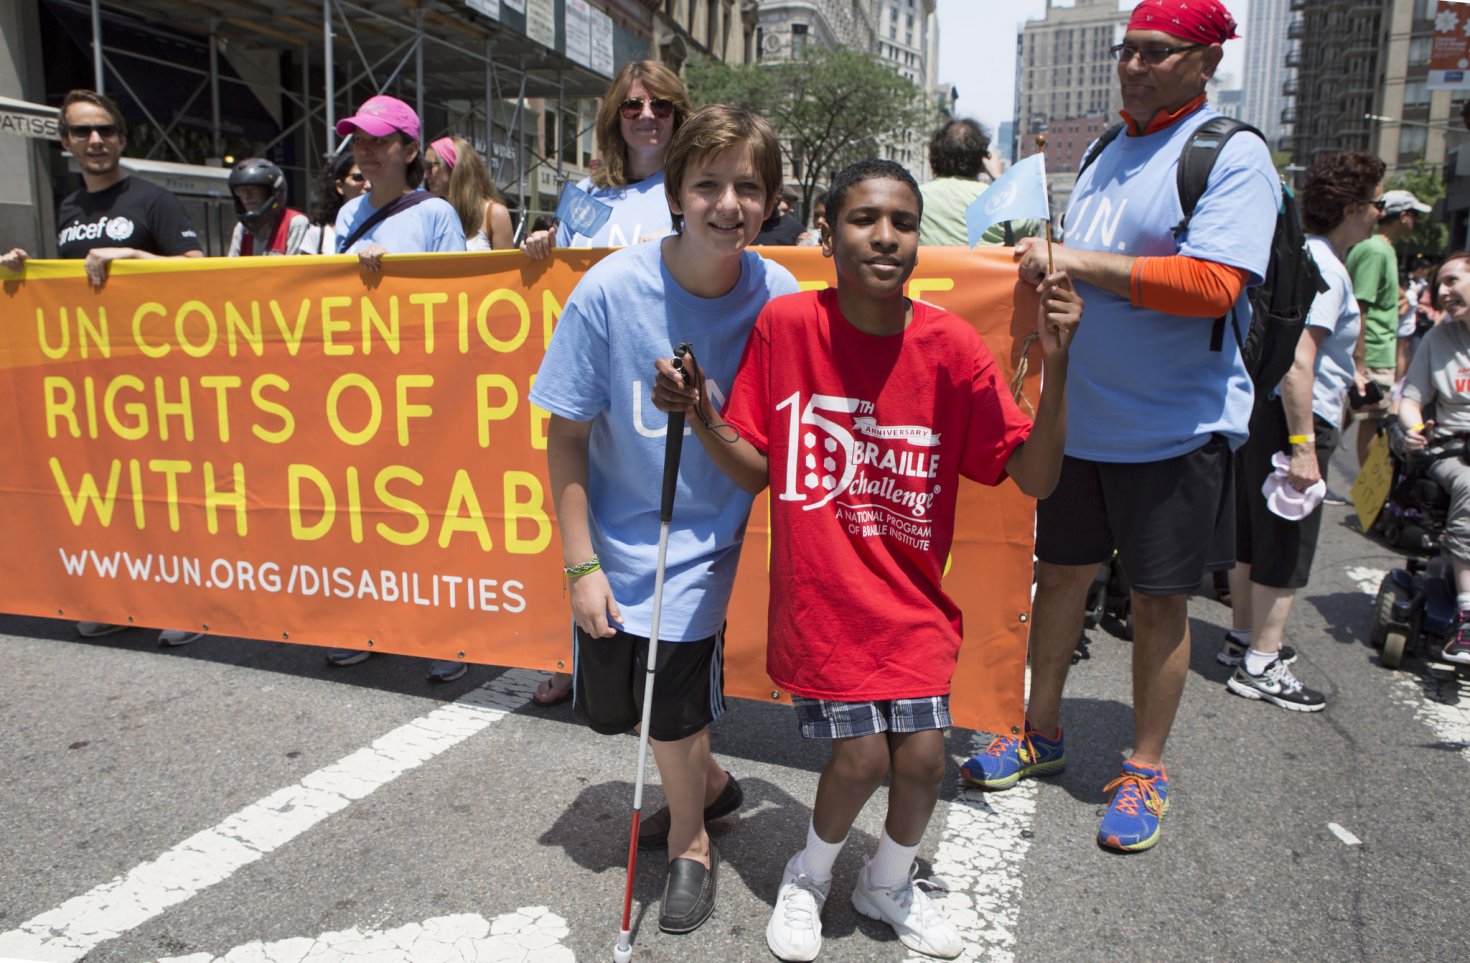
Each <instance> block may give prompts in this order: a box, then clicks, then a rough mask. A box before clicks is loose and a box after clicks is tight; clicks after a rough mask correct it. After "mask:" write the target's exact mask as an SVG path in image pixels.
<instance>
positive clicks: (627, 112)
mask: <svg viewBox="0 0 1470 963" xmlns="http://www.w3.org/2000/svg"><path fill="white" fill-rule="evenodd" d="M644 104H647V105H648V106H649V108H650V109H651V110H652V111H653V116H655V117H657V118H658V119H659V120H668V119H669V118H670V117H672V116H673V115H674V102H673V101H672V100H670V99H669V98H667V97H655V98H653V99H652V100H648V99H646V98H644V97H629V98H628V99H627V100H625V101H623V104H622V106H621V107H619V108H618V109H619V110H620V111H622V114H623V117H624V118H625V119H627V120H637V119H638V118H639V117H642V116H643V105H644Z"/></svg>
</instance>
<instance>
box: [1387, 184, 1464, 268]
mask: <svg viewBox="0 0 1470 963" xmlns="http://www.w3.org/2000/svg"><path fill="white" fill-rule="evenodd" d="M1384 186H1385V189H1387V190H1391V191H1396V190H1397V191H1412V192H1413V193H1414V196H1415V197H1417V198H1419V200H1421V201H1423V202H1424V203H1425V204H1428V205H1429V206H1431V207H1433V206H1434V204H1435V203H1436V202H1437V201H1438V200H1439V199H1440V198H1442V197H1444V195H1445V184H1444V172H1443V171H1442V170H1440V168H1438V167H1435V166H1433V165H1431V164H1430V163H1429V162H1428V161H1426V160H1424V159H1423V158H1420V159H1419V160H1417V161H1415V162H1414V166H1413V167H1410V168H1408V169H1407V170H1401V171H1399V172H1398V173H1397V174H1395V175H1394V176H1393V178H1392V179H1391V180H1390V181H1389V182H1388V184H1386V185H1384ZM1449 238H1450V231H1449V228H1448V227H1446V226H1445V225H1444V224H1442V223H1440V222H1439V221H1436V220H1432V219H1431V218H1430V216H1429V215H1428V214H1425V215H1421V216H1420V217H1419V221H1418V223H1417V224H1416V225H1415V226H1414V233H1413V234H1410V235H1409V236H1408V237H1406V238H1404V239H1403V240H1402V241H1401V242H1399V245H1398V254H1399V261H1400V263H1404V264H1413V263H1414V262H1415V261H1416V260H1417V259H1419V258H1421V257H1422V258H1427V259H1428V260H1430V261H1434V260H1437V259H1438V258H1439V257H1440V256H1441V255H1442V254H1444V253H1445V247H1446V245H1447V244H1448V242H1449Z"/></svg>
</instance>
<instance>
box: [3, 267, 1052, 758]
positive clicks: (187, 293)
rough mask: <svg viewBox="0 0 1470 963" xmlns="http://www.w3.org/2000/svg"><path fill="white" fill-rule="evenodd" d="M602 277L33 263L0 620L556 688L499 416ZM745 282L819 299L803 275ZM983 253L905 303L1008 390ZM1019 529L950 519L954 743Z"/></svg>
mask: <svg viewBox="0 0 1470 963" xmlns="http://www.w3.org/2000/svg"><path fill="white" fill-rule="evenodd" d="M601 253H605V252H599V253H590V252H558V253H557V254H556V255H555V256H554V257H553V258H550V259H548V260H547V261H544V262H540V263H533V262H529V261H527V260H526V259H524V258H523V257H522V256H521V255H520V254H518V253H509V252H507V253H494V254H463V255H405V256H399V257H390V258H385V259H384V270H383V272H382V274H381V276H372V277H370V276H368V275H367V274H366V273H365V272H363V271H361V269H360V268H359V267H358V265H357V260H356V259H355V258H350V257H347V258H341V257H332V258H310V259H308V258H241V259H234V260H224V259H205V260H194V261H166V262H156V261H155V262H144V261H116V262H113V264H112V265H111V268H112V277H111V278H110V279H109V280H108V282H107V284H106V285H105V287H104V288H102V289H101V290H100V291H98V290H93V289H91V288H90V287H89V286H88V285H87V283H86V279H85V276H84V275H83V273H82V266H81V264H80V262H64V261H32V262H30V263H29V264H27V266H26V268H25V274H24V275H23V276H22V277H20V278H16V277H15V276H9V277H7V278H6V279H5V280H4V283H3V296H0V298H3V304H4V308H5V315H4V316H5V319H6V323H5V324H4V330H3V334H0V385H3V390H4V392H5V393H6V396H8V397H9V399H10V405H9V408H10V412H11V414H10V416H9V417H8V418H6V419H5V420H4V426H3V429H0V445H3V450H4V452H5V456H6V457H5V465H4V468H3V475H0V478H3V483H0V493H3V498H0V525H3V526H4V530H5V531H6V532H8V533H10V543H11V546H12V547H11V550H10V551H9V552H7V553H6V554H5V557H4V559H3V561H0V609H3V610H5V611H10V612H17V613H24V614H29V615H49V616H57V617H63V618H70V619H86V620H96V621H106V622H118V623H123V624H133V625H139V626H149V627H158V628H180V629H182V628H197V629H200V630H202V631H206V632H209V633H212V634H219V635H234V636H245V637H251V638H259V639H271V640H280V641H286V642H299V643H306V644H311V645H331V646H341V647H348V648H369V649H371V650H372V651H375V652H392V653H400V654H407V655H420V656H431V657H435V658H445V659H465V660H467V661H471V662H480V663H488V664H495V665H514V666H523V667H527V668H552V667H565V665H566V663H567V662H569V661H570V658H569V657H570V646H569V635H570V618H569V612H568V608H567V602H566V595H565V584H564V580H563V578H562V573H561V553H560V550H559V546H558V544H557V541H556V532H555V518H554V512H553V508H552V500H551V496H550V493H549V489H548V486H547V483H546V457H545V447H546V418H547V415H546V413H545V412H544V411H541V410H540V409H537V408H534V407H533V406H531V404H530V403H529V402H528V401H527V400H526V396H527V393H528V391H529V389H530V386H531V382H532V379H533V378H534V376H535V373H536V370H537V367H538V365H539V363H540V360H541V356H542V353H543V351H544V350H545V348H546V344H547V342H548V340H549V339H550V337H551V332H552V329H553V327H554V326H555V324H556V320H557V317H558V315H559V314H560V311H561V306H562V305H563V304H564V303H565V302H566V299H567V296H568V294H569V293H570V292H571V290H572V288H573V286H574V285H575V284H576V282H577V279H578V277H580V275H581V273H582V272H583V271H585V270H586V269H587V267H589V266H590V265H591V264H592V263H594V262H595V261H596V260H597V259H598V257H600V256H601ZM766 253H767V254H768V256H770V257H772V258H773V259H775V260H778V261H780V262H781V263H782V264H784V265H786V266H787V267H788V268H790V269H791V270H792V271H793V272H794V273H795V274H796V276H797V278H798V279H800V280H801V281H802V282H803V283H804V284H805V285H806V286H808V287H822V286H825V285H827V284H829V283H831V282H832V281H833V276H832V273H831V265H830V262H829V261H826V260H824V259H823V258H822V257H821V256H820V253H819V252H818V251H817V250H816V249H809V248H808V249H802V248H778V249H768V250H767V252H766ZM1008 254H1009V252H1006V251H998V250H985V251H979V252H975V253H973V254H972V253H968V252H965V251H963V250H961V249H957V248H926V249H924V252H923V257H922V259H921V262H920V266H919V269H918V270H917V271H916V272H915V275H914V277H913V278H912V279H911V281H910V283H909V293H910V295H911V296H913V297H919V298H924V299H926V300H929V301H932V302H934V303H937V304H940V305H942V306H944V307H947V308H949V309H951V310H953V311H954V312H956V313H957V314H959V315H960V316H961V317H965V318H968V319H969V320H970V321H971V322H972V323H974V324H975V325H976V326H977V327H978V328H979V329H980V331H981V333H982V334H983V335H984V336H985V338H986V340H987V342H988V343H989V345H990V347H991V350H992V351H993V352H994V353H995V355H996V357H997V359H998V360H999V361H1000V363H1001V366H1002V367H1003V368H1004V369H1005V370H1006V373H1007V375H1009V374H1010V372H1011V371H1012V370H1013V369H1014V366H1015V364H1016V363H1017V361H1018V357H1017V356H1016V352H1017V350H1018V346H1019V344H1020V342H1021V338H1022V337H1024V335H1025V333H1026V332H1028V331H1029V330H1030V329H1031V327H1032V326H1033V324H1034V321H1033V319H1034V311H1035V296H1034V294H1032V293H1031V292H1029V291H1027V290H1025V289H1023V287H1022V286H1021V285H1018V284H1017V283H1016V274H1015V269H1014V267H1012V265H1011V263H1010V259H1009V256H1008ZM1032 355H1033V357H1032V359H1031V361H1032V364H1033V365H1034V366H1036V367H1039V360H1038V359H1039V350H1036V349H1033V351H1032ZM1035 392H1036V385H1035V383H1034V376H1033V379H1032V380H1031V381H1028V386H1027V394H1028V395H1030V396H1031V397H1033V398H1034V397H1035ZM1023 407H1024V406H1023ZM692 451H693V452H697V451H698V446H696V447H695V448H694V449H692ZM766 518H767V514H766V506H765V500H764V497H762V498H761V499H760V500H758V501H757V502H756V507H755V513H754V515H753V516H752V522H751V525H750V527H749V532H748V537H747V544H746V547H745V551H744V560H743V562H742V567H741V570H740V574H739V576H738V579H737V589H736V595H735V600H734V603H733V605H732V606H731V615H730V631H729V634H728V638H729V648H728V651H727V676H726V685H727V692H728V693H729V694H730V695H735V696H741V697H746V698H755V699H763V700H771V699H780V698H782V697H783V696H782V694H781V693H779V692H778V691H776V690H775V687H774V686H773V685H772V684H771V682H770V680H769V679H768V678H767V677H766V674H765V653H764V648H765V611H766V566H765V560H766V557H767V551H766V548H767V524H766ZM1032 518H1033V503H1032V502H1031V500H1029V499H1027V498H1026V497H1025V496H1023V495H1022V494H1021V493H1020V492H1019V491H1018V490H1017V489H1016V488H1015V486H1014V485H1013V484H1012V483H1010V482H1007V483H1005V484H1004V485H1003V486H1001V487H1000V488H998V489H993V490H991V489H984V488H982V487H980V486H978V485H973V484H966V485H965V486H964V489H963V491H962V492H961V495H960V500H959V508H958V519H959V522H958V524H959V530H958V532H957V533H956V538H955V544H954V552H953V558H952V562H951V566H950V570H949V573H948V575H947V579H946V587H947V589H948V591H949V592H950V593H951V595H953V596H954V598H955V599H956V600H957V601H958V602H960V604H961V605H962V606H963V608H964V614H965V636H966V642H965V646H964V651H963V655H962V657H961V660H960V667H959V673H958V676H957V678H956V680H955V687H954V691H955V695H954V699H953V704H954V714H955V719H956V721H957V722H958V723H959V724H961V725H965V726H970V727H973V728H980V729H985V730H989V731H996V730H1001V729H1004V730H1009V729H1010V728H1011V727H1012V726H1018V725H1020V721H1021V713H1022V706H1021V700H1022V686H1023V673H1024V662H1025V636H1026V624H1025V623H1026V621H1027V619H1028V613H1029V610H1030V595H1029V588H1030V582H1031V549H1032V532H1033V528H1032ZM675 524H677V518H676V519H675ZM656 534H657V533H654V532H650V533H649V537H650V538H653V537H655V536H656Z"/></svg>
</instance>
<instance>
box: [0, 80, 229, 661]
mask: <svg viewBox="0 0 1470 963" xmlns="http://www.w3.org/2000/svg"><path fill="white" fill-rule="evenodd" d="M127 143H128V132H127V127H126V126H125V124H124V122H123V116H122V112H121V111H120V110H118V108H117V104H115V103H113V102H112V100H110V99H109V98H107V97H104V96H103V95H101V94H99V93H95V92H93V91H90V90H73V91H72V92H71V93H69V94H67V95H66V99H65V100H63V101H62V102H61V145H62V146H63V147H64V148H66V149H67V150H69V151H71V153H72V156H73V157H75V158H76V159H77V165H78V166H80V167H81V169H82V183H83V188H82V189H81V190H79V191H76V192H74V193H72V194H69V195H68V196H67V198H66V199H65V200H63V201H62V202H61V207H60V208H59V209H58V210H57V212H56V222H57V233H56V248H57V253H58V255H59V256H61V257H63V258H85V259H86V262H87V264H86V268H87V280H88V281H90V282H91V283H92V284H93V285H94V286H95V287H101V286H102V284H103V282H104V281H106V280H107V264H108V262H109V261H115V260H118V259H119V258H143V259H151V258H163V257H203V256H204V251H203V250H202V249H201V248H200V246H199V236H198V235H197V234H195V233H194V227H193V225H191V224H190V223H189V217H188V215H186V214H185V213H184V209H183V207H182V206H181V205H180V204H179V201H178V198H176V197H174V196H173V195H172V194H170V193H169V192H168V191H166V190H164V189H163V188H161V187H157V186H155V185H153V184H150V183H148V182H147V181H145V180H143V179H142V178H140V177H133V176H131V175H130V174H129V173H128V172H127V171H126V170H123V168H122V167H121V166H119V164H118V161H119V160H120V159H121V158H122V152H123V148H124V147H126V146H127ZM28 257H29V255H28V254H27V253H26V252H25V251H24V250H22V249H21V248H13V249H11V250H10V251H9V252H7V253H6V254H5V255H4V256H0V267H5V268H8V269H10V270H11V271H17V272H18V271H20V270H22V269H23V268H24V267H25V262H26V259H27V258H28ZM127 628H128V626H126V625H113V624H111V623H108V622H78V623H77V634H79V635H81V636H84V637H86V638H95V637H97V636H100V635H111V634H112V633H113V632H121V631H123V630H124V629H127ZM200 634H201V633H199V632H195V631H193V630H190V629H165V630H164V631H162V632H160V633H159V635H158V642H159V644H160V645H185V644H187V643H189V642H193V641H194V640H195V639H197V638H199V636H200Z"/></svg>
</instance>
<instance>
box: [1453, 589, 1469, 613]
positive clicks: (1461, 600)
mask: <svg viewBox="0 0 1470 963" xmlns="http://www.w3.org/2000/svg"><path fill="white" fill-rule="evenodd" d="M1455 604H1456V605H1458V606H1459V608H1460V611H1461V612H1470V592H1460V593H1458V594H1456V595H1455Z"/></svg>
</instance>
